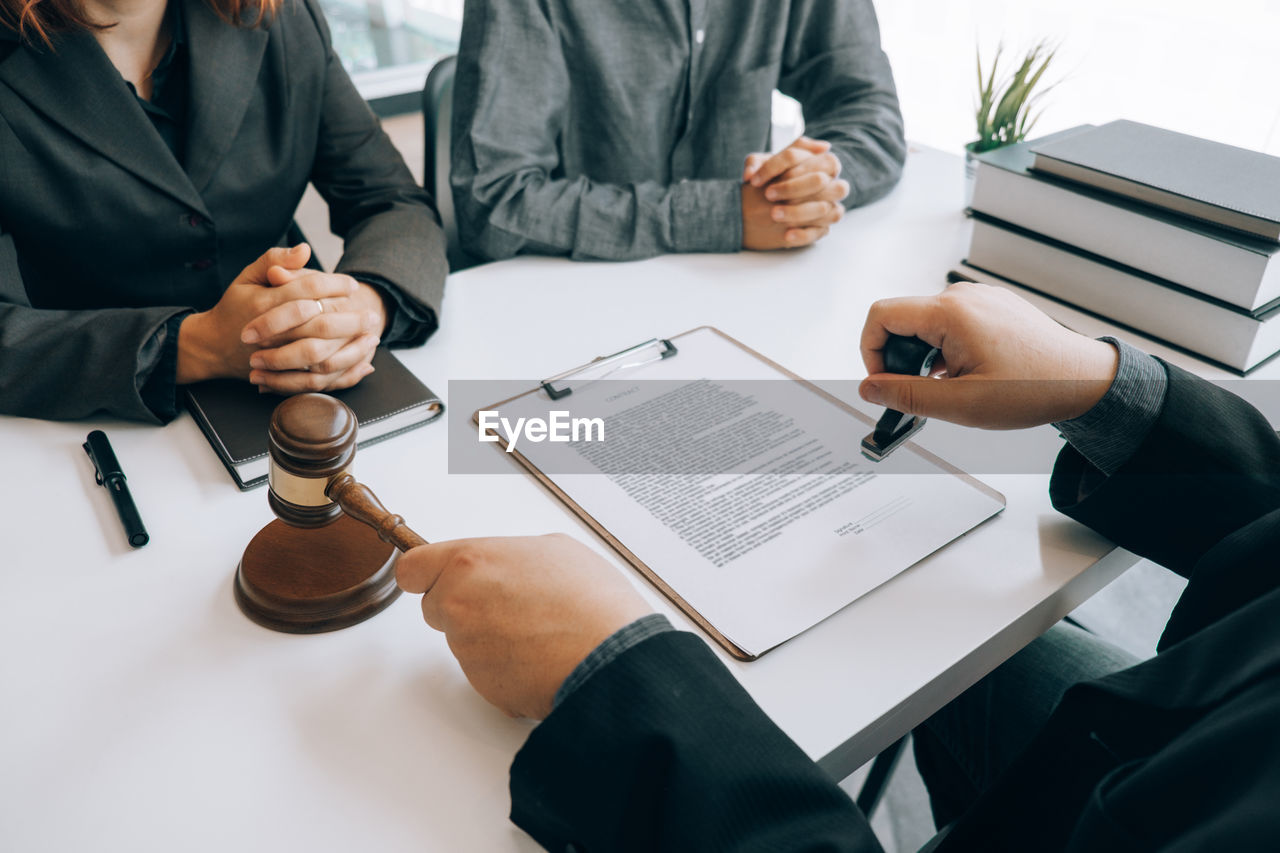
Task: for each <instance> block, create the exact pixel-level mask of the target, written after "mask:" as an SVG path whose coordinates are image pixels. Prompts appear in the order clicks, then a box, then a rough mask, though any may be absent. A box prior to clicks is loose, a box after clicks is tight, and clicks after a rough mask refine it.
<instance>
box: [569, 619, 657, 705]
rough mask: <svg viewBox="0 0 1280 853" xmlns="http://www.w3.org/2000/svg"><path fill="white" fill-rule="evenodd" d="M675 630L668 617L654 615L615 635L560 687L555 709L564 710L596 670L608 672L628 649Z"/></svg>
mask: <svg viewBox="0 0 1280 853" xmlns="http://www.w3.org/2000/svg"><path fill="white" fill-rule="evenodd" d="M674 630H675V628H673V627H671V623H670V622H668V621H667V617H665V616H663V615H662V614H661V613H650V614H649V615H648V616H641V617H640V618H639V619H637V620H636V621H634V622H632V623H631V624H630V625H627V626H625V627H623V628H619V629H618V630H617V631H614V632H613V634H611V635H610V636H609V638H608V639H606V640H605V641H604V642H603V643H601V644H600V645H598V646H596V647H595V648H594V649H593V650H592V651H591V654H589V655H587V656H586V657H585V658H584V659H583V661H582V663H580V664H578V665H577V666H576V667H575V668H574V670H573V672H571V673H569V677H568V678H566V679H565V680H564V683H563V684H561V685H560V689H559V690H557V691H556V696H555V699H554V700H553V701H552V705H551V707H552V709H553V710H554V709H555V708H558V707H560V703H561V702H563V701H564V700H565V699H567V698H569V694H571V693H573V691H575V690H577V689H578V688H579V687H581V686H582V685H583V684H585V683H586V681H587V679H588V678H590V677H591V676H592V675H594V674H595V673H596V670H599V669H602V668H604V667H605V666H606V665H608V664H609V663H611V662H612V661H613V659H614V658H616V657H618V656H619V655H620V654H622V653H623V652H625V651H626V650H627V649H629V648H631V647H632V646H635V645H639V644H640V643H642V642H644V641H645V640H647V639H649V638H650V637H652V636H654V635H656V634H662V633H665V632H667V631H674Z"/></svg>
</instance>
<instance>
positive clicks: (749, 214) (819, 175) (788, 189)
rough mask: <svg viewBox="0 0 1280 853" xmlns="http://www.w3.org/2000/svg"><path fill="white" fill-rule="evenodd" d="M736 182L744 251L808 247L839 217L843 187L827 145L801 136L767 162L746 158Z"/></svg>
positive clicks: (757, 157) (845, 191)
mask: <svg viewBox="0 0 1280 853" xmlns="http://www.w3.org/2000/svg"><path fill="white" fill-rule="evenodd" d="M742 180H743V185H742V247H743V248H744V249H796V248H799V247H801V246H808V245H811V244H813V243H815V242H817V241H818V240H820V239H822V238H823V237H825V236H826V235H827V232H828V231H829V230H830V228H831V226H832V225H834V224H835V223H837V222H839V221H840V220H841V219H842V218H843V217H844V205H843V204H842V203H841V202H843V201H844V199H845V198H846V197H847V196H848V195H849V182H848V181H844V180H841V178H840V160H839V159H838V158H837V157H836V155H834V154H832V153H831V143H830V142H825V141H823V140H820V139H810V138H808V137H807V136H802V137H800V138H799V139H797V140H796V141H795V142H793V143H791V145H789V146H787V147H786V148H785V149H783V150H782V151H779V152H778V153H777V154H774V155H772V156H770V155H768V154H749V155H748V156H747V162H746V166H745V167H744V169H743V173H742Z"/></svg>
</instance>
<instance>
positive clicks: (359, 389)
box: [186, 348, 444, 490]
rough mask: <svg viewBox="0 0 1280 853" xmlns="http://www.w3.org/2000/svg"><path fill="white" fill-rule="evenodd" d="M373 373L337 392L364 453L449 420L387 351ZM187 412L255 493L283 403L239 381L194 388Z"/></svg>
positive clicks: (435, 399)
mask: <svg viewBox="0 0 1280 853" xmlns="http://www.w3.org/2000/svg"><path fill="white" fill-rule="evenodd" d="M373 367H374V372H373V373H371V374H369V375H368V376H366V377H365V378H364V379H362V380H361V381H360V384H358V385H356V386H355V387H354V388H347V389H345V390H343V391H335V392H333V396H334V397H336V398H337V399H339V400H341V401H342V402H344V403H346V404H347V405H348V406H350V407H351V410H352V411H354V412H355V413H356V418H357V419H358V420H359V422H360V429H359V432H358V433H357V440H356V446H357V447H365V446H366V445H369V444H373V443H374V442H378V441H382V440H383V439H386V438H390V437H392V436H393V435H399V434H400V433H402V432H407V431H408V430H411V429H413V428H414V427H420V426H422V425H423V424H429V423H431V422H432V421H434V420H436V419H438V418H439V417H440V416H441V415H442V414H444V403H443V402H441V400H440V398H439V397H437V396H436V395H435V393H433V392H432V390H431V389H430V388H428V387H427V386H426V385H424V384H422V382H421V380H419V379H418V377H416V376H414V375H413V374H412V373H410V372H409V369H408V368H407V367H405V366H404V365H403V364H401V363H400V359H398V358H396V357H395V356H394V355H392V354H391V353H390V352H389V351H387V350H385V349H381V348H380V349H378V351H377V352H376V353H375V354H374V356H373ZM186 392H187V409H188V410H190V412H191V415H192V417H194V418H195V419H196V423H197V424H199V425H200V429H202V430H203V431H204V434H205V437H206V438H208V439H209V443H210V444H212V445H213V449H214V450H216V451H217V453H218V457H219V458H220V459H221V460H222V464H223V465H225V466H226V467H227V471H229V472H230V473H231V476H232V478H233V479H234V480H235V481H236V485H237V486H239V487H240V488H241V490H244V489H252V488H254V487H256V486H261V485H262V484H263V483H265V482H267V426H268V425H269V424H270V423H271V413H272V412H273V411H275V408H276V406H278V405H279V404H280V403H281V401H283V400H284V397H281V396H279V395H277V394H259V393H258V389H257V388H256V387H255V386H253V385H250V384H249V383H247V382H242V381H240V380H236V379H215V380H212V381H210V382H201V383H198V384H196V385H189V386H187V389H186Z"/></svg>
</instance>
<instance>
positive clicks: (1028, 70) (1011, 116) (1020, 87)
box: [964, 41, 1056, 206]
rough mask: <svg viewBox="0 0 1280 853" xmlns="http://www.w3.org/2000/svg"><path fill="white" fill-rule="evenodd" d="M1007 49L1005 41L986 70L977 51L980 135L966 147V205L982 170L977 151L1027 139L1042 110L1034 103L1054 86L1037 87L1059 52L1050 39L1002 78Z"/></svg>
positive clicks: (1041, 43) (1033, 48)
mask: <svg viewBox="0 0 1280 853" xmlns="http://www.w3.org/2000/svg"><path fill="white" fill-rule="evenodd" d="M1003 53H1004V47H1003V45H1002V46H999V47H997V48H996V55H995V58H994V59H992V60H991V70H990V72H988V73H986V74H984V73H983V70H982V50H981V48H979V49H978V52H977V58H978V99H977V108H976V110H975V112H976V118H977V125H978V138H977V139H976V140H974V141H973V142H970V143H969V144H968V145H966V146H965V147H964V151H965V155H964V178H965V187H964V191H965V205H966V206H967V205H968V204H969V202H970V201H972V200H973V181H974V178H975V177H976V176H977V173H978V161H977V157H976V155H977V154H979V153H981V152H983V151H990V150H992V149H993V148H1001V147H1003V146H1005V145H1012V144H1013V143H1015V142H1021V141H1022V140H1024V139H1026V138H1027V134H1028V133H1030V132H1031V128H1032V127H1034V126H1035V123H1036V121H1037V120H1038V119H1039V118H1040V113H1041V112H1042V110H1036V112H1035V114H1034V115H1033V114H1032V109H1033V107H1035V106H1036V104H1037V102H1039V100H1040V99H1041V98H1042V97H1044V96H1045V95H1046V94H1047V93H1048V92H1049V90H1051V89H1052V88H1053V86H1052V85H1048V86H1045V87H1043V88H1041V89H1040V90H1039V91H1036V86H1037V85H1038V84H1039V83H1040V78H1041V77H1043V76H1044V72H1045V70H1046V69H1047V68H1048V67H1049V62H1050V61H1051V60H1052V59H1053V56H1054V53H1056V49H1051V48H1050V47H1049V44H1048V43H1047V42H1044V41H1042V42H1039V43H1038V44H1036V45H1035V46H1034V47H1032V48H1031V49H1030V50H1028V51H1027V53H1026V54H1025V55H1024V56H1023V57H1022V61H1021V62H1020V63H1019V64H1018V66H1017V67H1016V68H1015V69H1014V70H1013V73H1012V74H1009V75H1007V76H1006V77H1005V78H1004V79H999V80H998V77H997V75H998V74H999V71H1000V57H1001V55H1002V54H1003ZM1054 85H1056V84H1054Z"/></svg>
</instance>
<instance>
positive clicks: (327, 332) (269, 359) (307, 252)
mask: <svg viewBox="0 0 1280 853" xmlns="http://www.w3.org/2000/svg"><path fill="white" fill-rule="evenodd" d="M310 257H311V247H310V246H308V245H306V244H305V243H303V244H301V245H298V246H294V247H293V248H292V249H282V248H275V249H270V250H268V251H267V252H265V253H264V254H263V255H262V257H260V258H258V260H256V261H254V262H253V263H252V264H250V265H249V266H248V267H245V269H244V270H243V271H242V272H241V273H240V275H239V276H237V277H236V279H235V281H233V282H232V283H231V285H230V286H229V287H228V288H227V290H226V292H225V293H224V294H223V295H222V298H221V299H220V300H218V304H217V305H215V306H214V307H213V308H211V309H209V310H208V311H205V312H202V313H199V314H193V315H191V316H190V317H187V318H186V320H184V321H183V323H182V326H181V329H180V332H179V343H178V382H179V383H180V384H185V383H188V382H198V381H200V380H202V379H212V378H218V377H232V378H239V379H247V380H248V381H249V382H252V383H253V384H255V385H257V386H258V387H259V388H260V389H261V390H264V391H275V392H278V393H282V394H294V393H298V392H302V391H330V390H337V389H340V388H349V387H350V386H352V385H355V384H356V383H357V382H359V381H360V380H361V379H363V378H364V377H365V376H368V375H369V374H370V373H372V372H373V365H372V364H370V361H371V359H372V358H373V353H374V350H375V349H376V348H377V346H378V343H379V339H380V335H381V333H382V330H383V327H384V326H385V324H386V308H385V306H384V305H383V303H382V297H381V296H379V295H378V293H377V291H375V290H374V289H373V288H372V287H370V286H369V285H367V284H362V283H360V282H357V281H356V280H355V279H353V278H352V277H351V276H348V275H342V274H339V273H325V272H319V271H316V270H310V269H307V268H306V264H307V261H308V260H309V259H310Z"/></svg>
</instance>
